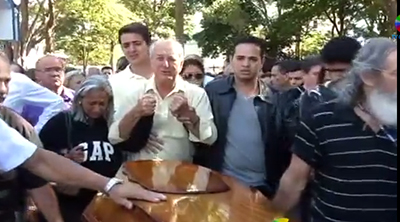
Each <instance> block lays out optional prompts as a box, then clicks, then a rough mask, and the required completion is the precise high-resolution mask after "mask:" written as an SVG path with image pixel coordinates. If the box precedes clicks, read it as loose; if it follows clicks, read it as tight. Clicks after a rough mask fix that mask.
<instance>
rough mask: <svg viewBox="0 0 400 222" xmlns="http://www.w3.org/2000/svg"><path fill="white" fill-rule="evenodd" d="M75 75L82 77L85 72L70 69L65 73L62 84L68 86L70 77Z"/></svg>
mask: <svg viewBox="0 0 400 222" xmlns="http://www.w3.org/2000/svg"><path fill="white" fill-rule="evenodd" d="M75 76H83V77H85V74H84V73H83V72H82V71H80V70H72V71H69V72H67V73H66V74H65V80H64V86H66V87H68V88H69V84H70V82H71V79H72V78H74V77H75Z"/></svg>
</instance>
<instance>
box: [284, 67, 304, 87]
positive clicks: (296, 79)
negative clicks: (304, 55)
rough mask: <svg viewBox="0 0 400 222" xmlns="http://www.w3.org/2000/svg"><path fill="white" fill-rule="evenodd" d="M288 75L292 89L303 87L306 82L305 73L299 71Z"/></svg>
mask: <svg viewBox="0 0 400 222" xmlns="http://www.w3.org/2000/svg"><path fill="white" fill-rule="evenodd" d="M286 75H287V76H288V79H289V83H290V85H291V86H292V87H298V86H301V85H303V83H304V81H303V76H304V72H303V71H301V70H299V71H296V72H288V73H286Z"/></svg>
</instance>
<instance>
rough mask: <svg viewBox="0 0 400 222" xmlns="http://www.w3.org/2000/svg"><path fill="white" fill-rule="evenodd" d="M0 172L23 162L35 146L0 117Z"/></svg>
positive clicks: (31, 153)
mask: <svg viewBox="0 0 400 222" xmlns="http://www.w3.org/2000/svg"><path fill="white" fill-rule="evenodd" d="M0 132H1V133H0V141H1V145H0V172H7V171H10V170H12V169H14V168H16V167H18V166H19V165H21V164H23V163H24V162H25V161H26V160H27V159H28V158H30V157H31V156H32V155H33V153H34V152H35V151H36V149H37V147H36V145H34V144H33V143H31V142H29V141H28V140H26V139H25V138H24V137H23V136H21V134H19V133H18V132H17V131H16V130H15V129H13V128H10V127H9V126H8V125H7V124H6V123H5V122H4V121H3V120H2V119H0Z"/></svg>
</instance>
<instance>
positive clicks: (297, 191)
mask: <svg viewBox="0 0 400 222" xmlns="http://www.w3.org/2000/svg"><path fill="white" fill-rule="evenodd" d="M304 188H305V185H302V183H301V184H299V183H298V181H292V179H291V178H289V176H288V175H285V174H284V175H283V176H282V179H281V182H280V186H279V189H278V192H277V193H276V195H275V197H274V199H273V200H272V205H273V206H274V207H275V208H276V209H277V210H279V211H281V212H283V213H286V212H288V211H289V210H290V209H292V208H293V207H294V206H295V205H296V204H297V203H298V202H299V200H300V197H301V194H302V192H303V190H304Z"/></svg>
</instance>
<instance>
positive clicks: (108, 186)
mask: <svg viewBox="0 0 400 222" xmlns="http://www.w3.org/2000/svg"><path fill="white" fill-rule="evenodd" d="M123 182H124V181H123V180H121V179H118V178H115V177H114V178H111V179H110V180H109V181H108V182H107V184H106V186H105V187H104V193H105V194H107V195H108V194H109V193H110V191H111V189H112V188H113V187H115V186H116V185H118V184H122V183H123Z"/></svg>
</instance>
